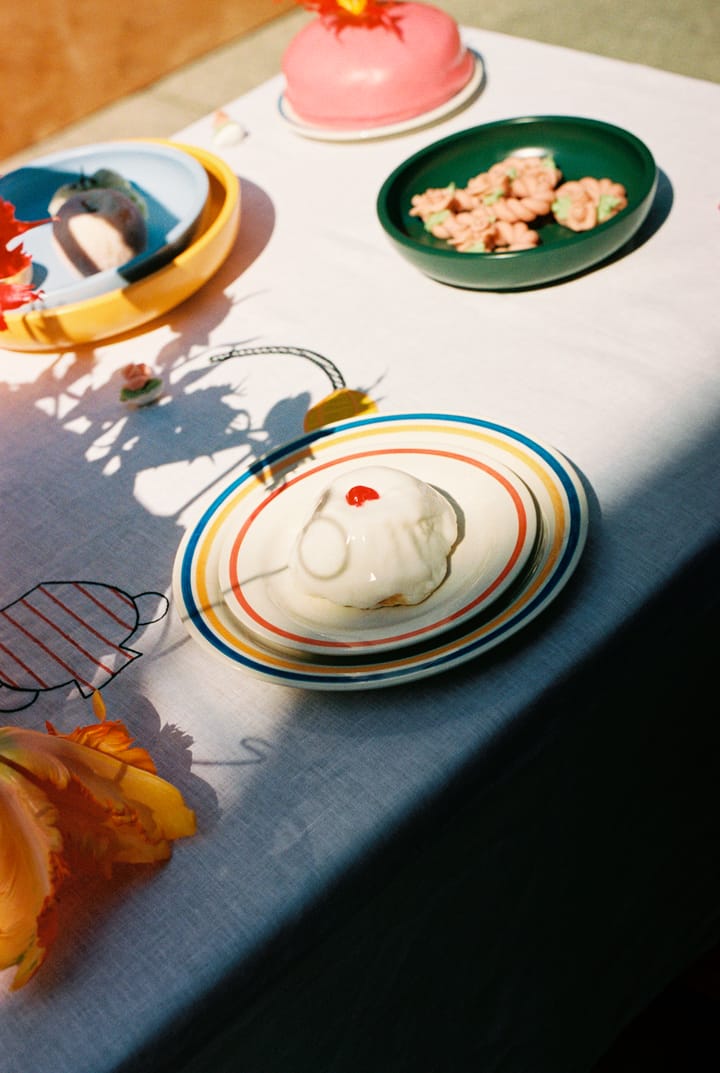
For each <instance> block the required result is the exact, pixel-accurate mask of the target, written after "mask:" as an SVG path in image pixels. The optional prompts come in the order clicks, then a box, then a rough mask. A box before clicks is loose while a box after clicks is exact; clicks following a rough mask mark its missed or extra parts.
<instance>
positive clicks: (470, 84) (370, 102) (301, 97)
mask: <svg viewBox="0 0 720 1073" xmlns="http://www.w3.org/2000/svg"><path fill="white" fill-rule="evenodd" d="M306 6H308V7H311V8H313V9H314V10H316V11H317V12H318V14H317V17H316V18H315V19H313V20H312V21H311V22H309V23H308V24H307V25H306V26H305V27H304V28H303V29H302V30H301V31H300V32H299V33H298V34H297V35H296V36H295V37H294V38H293V40H292V41H291V42H290V45H289V46H288V48H287V49H286V51H285V55H284V57H283V63H282V70H283V74H284V77H285V90H284V93H283V96H282V100H281V112H282V114H283V115H284V116H285V118H286V119H288V120H289V121H290V122H291V123H292V124H293V125H294V126H295V127H296V128H297V129H299V130H300V132H301V133H310V134H311V135H312V134H313V133H314V134H316V135H317V136H323V135H325V136H327V137H352V136H356V137H359V136H364V135H367V134H371V135H373V134H374V135H375V136H377V135H378V134H379V133H394V132H395V131H397V130H402V129H406V128H409V127H412V126H415V125H417V124H418V123H420V122H428V120H431V119H432V118H435V117H436V118H440V117H441V116H443V115H445V114H448V113H449V112H451V111H453V110H455V109H457V108H459V107H461V106H462V105H463V104H464V103H466V102H467V101H468V100H470V99H471V98H472V96H473V95H474V94H475V92H476V91H477V90H478V88H479V86H480V82H481V79H482V63H481V61H480V59H479V57H478V56H477V55H476V54H475V53H474V52H472V51H471V50H470V49H468V48H467V47H466V46H465V45H464V44H463V41H462V39H461V36H460V32H459V29H458V26H457V23H456V22H455V20H454V19H453V18H451V16H450V15H448V14H447V13H446V12H444V11H441V10H440V9H439V8H437V7H434V6H433V5H431V4H425V3H416V2H414V0H307V3H306Z"/></svg>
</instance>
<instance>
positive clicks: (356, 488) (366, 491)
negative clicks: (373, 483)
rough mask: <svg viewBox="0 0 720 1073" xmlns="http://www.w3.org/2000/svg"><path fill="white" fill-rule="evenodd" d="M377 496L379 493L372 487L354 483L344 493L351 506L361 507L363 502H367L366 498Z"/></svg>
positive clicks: (377, 497) (375, 497)
mask: <svg viewBox="0 0 720 1073" xmlns="http://www.w3.org/2000/svg"><path fill="white" fill-rule="evenodd" d="M379 498H380V493H379V492H376V491H375V489H374V488H368V486H367V485H366V484H354V485H353V486H352V488H351V489H350V490H349V491H348V492H346V493H345V499H346V500H347V501H348V503H349V504H350V506H351V507H361V506H362V505H363V503H367V501H368V499H379Z"/></svg>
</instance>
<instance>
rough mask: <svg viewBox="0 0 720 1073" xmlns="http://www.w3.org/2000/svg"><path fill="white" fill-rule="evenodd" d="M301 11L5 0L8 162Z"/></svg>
mask: <svg viewBox="0 0 720 1073" xmlns="http://www.w3.org/2000/svg"><path fill="white" fill-rule="evenodd" d="M294 7H296V5H295V3H294V0H26V3H22V2H19V3H11V2H10V0H6V3H5V4H4V5H3V9H4V10H3V29H2V37H3V42H4V45H5V47H4V48H3V50H2V52H3V57H2V63H0V102H2V103H1V105H0V159H2V158H3V157H6V156H9V155H11V154H12V153H14V152H18V151H19V150H21V149H24V148H25V147H26V146H28V145H31V144H32V143H34V142H36V141H37V140H38V139H40V138H44V137H47V136H48V135H50V134H53V133H55V132H56V131H58V130H60V129H62V128H63V127H65V126H67V125H68V124H69V123H72V122H74V121H75V120H77V119H81V118H83V117H84V116H86V115H89V114H90V113H91V112H94V111H95V110H96V109H98V108H102V107H103V106H105V105H107V104H110V103H112V102H113V101H115V100H117V99H118V98H120V97H122V96H124V95H125V94H128V93H133V92H135V91H136V90H139V89H143V88H144V87H146V86H148V85H150V84H151V83H153V82H155V81H156V80H157V79H159V78H162V77H163V76H164V75H166V74H169V73H170V72H171V71H173V70H175V69H177V68H178V67H181V66H182V65H183V64H185V63H187V62H189V61H190V60H193V59H197V58H198V57H199V56H202V55H204V54H205V53H207V52H210V51H211V50H212V49H214V48H217V47H218V46H219V45H222V44H225V43H227V42H228V41H231V40H232V39H233V38H236V37H238V36H240V34H242V33H245V32H247V31H248V30H252V29H254V28H255V27H257V26H260V25H261V24H262V23H263V22H267V21H268V20H269V19H272V18H275V17H276V16H278V15H280V14H283V13H284V12H286V11H289V10H290V9H291V8H294Z"/></svg>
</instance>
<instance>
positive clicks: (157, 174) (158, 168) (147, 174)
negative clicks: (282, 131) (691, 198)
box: [0, 141, 209, 308]
mask: <svg viewBox="0 0 720 1073" xmlns="http://www.w3.org/2000/svg"><path fill="white" fill-rule="evenodd" d="M100 168H111V169H112V170H113V171H116V172H118V173H119V174H120V175H122V177H123V178H124V179H127V180H128V182H129V183H130V184H131V185H132V186H133V187H134V189H135V190H136V191H137V193H138V194H140V195H141V197H143V198H144V199H145V202H146V203H147V207H148V219H147V231H148V241H147V245H146V247H145V249H144V250H143V252H142V253H139V254H138V255H137V257H134V258H133V259H132V260H131V261H128V262H127V264H125V265H123V266H121V267H120V268H118V269H110V270H108V271H104V272H95V273H94V274H93V275H90V276H81V275H80V273H79V272H77V271H75V269H73V268H72V267H71V265H70V264H68V263H67V262H66V261H65V260H64V258H62V257H61V255H60V254H59V253H58V252H57V251H56V249H55V245H54V242H53V238H52V225H51V224H49V223H48V224H45V225H43V226H42V227H36V228H34V229H33V230H31V231H26V232H25V233H24V234H23V236H22V244H23V246H24V248H25V250H26V252H27V253H29V254H30V255H31V257H32V260H33V285H34V286H35V287H38V288H41V289H42V291H43V298H42V300H41V301H40V302H36V303H34V304H33V308H42V307H44V308H54V307H55V306H61V305H68V304H69V303H72V302H81V301H85V300H86V299H88V298H95V297H97V296H98V295H101V294H107V293H109V292H110V291H114V290H118V289H121V288H123V287H126V286H127V285H128V284H129V283H134V282H136V281H137V280H139V279H142V278H143V277H144V276H146V275H148V274H149V273H151V272H155V271H156V270H157V269H158V268H161V267H162V266H163V265H165V264H167V263H168V262H169V261H171V260H172V259H173V258H174V257H176V256H177V255H178V253H180V252H181V251H182V250H183V249H184V248H185V247H186V246H187V245H188V243H189V242H190V241H191V239H192V238H193V236H194V234H195V233H196V230H197V228H198V226H199V223H200V218H201V216H202V211H203V209H204V207H205V203H206V201H207V197H208V192H209V182H208V177H207V172H206V171H205V169H204V168H203V167H202V165H201V164H200V163H199V162H198V161H197V160H196V159H195V158H194V157H192V156H191V155H190V154H189V153H186V152H184V151H183V150H182V149H181V148H180V147H175V146H170V145H158V144H155V143H151V142H147V143H146V142H142V141H137V142H134V141H128V142H119V141H118V142H98V143H96V144H94V145H88V146H84V147H82V148H78V149H70V150H64V151H63V152H59V153H53V154H52V155H50V156H45V157H39V158H38V159H37V160H34V161H32V163H30V164H26V165H25V166H24V167H21V168H18V169H16V170H15V171H11V172H9V173H8V174H7V175H4V176H3V177H2V178H0V197H1V198H3V199H4V200H5V201H10V202H11V203H12V204H13V205H14V206H15V216H16V218H17V219H18V220H40V219H43V218H45V217H46V216H47V215H48V205H49V203H50V199H51V198H52V196H53V194H54V193H55V191H56V190H57V189H58V187H60V186H64V185H65V184H66V183H72V182H76V181H77V180H78V179H79V178H80V177H81V176H82V175H85V176H88V177H89V176H91V175H92V174H93V173H94V172H96V171H98V169H100Z"/></svg>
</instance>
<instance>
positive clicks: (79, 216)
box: [53, 188, 147, 276]
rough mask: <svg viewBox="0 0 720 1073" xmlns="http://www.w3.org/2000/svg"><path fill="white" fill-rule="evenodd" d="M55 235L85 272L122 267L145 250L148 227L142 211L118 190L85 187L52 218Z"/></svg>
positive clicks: (76, 266) (86, 274)
mask: <svg viewBox="0 0 720 1073" xmlns="http://www.w3.org/2000/svg"><path fill="white" fill-rule="evenodd" d="M53 237H54V238H55V241H56V243H57V245H58V246H59V248H60V250H61V251H62V253H63V254H64V255H65V257H66V258H67V259H68V260H69V261H70V263H71V264H72V265H73V266H74V267H75V268H76V269H77V270H78V272H81V273H82V274H83V275H84V276H90V275H93V274H94V273H95V272H104V271H106V270H107V269H112V268H119V267H120V266H121V265H124V264H126V263H127V261H130V260H132V258H133V257H136V256H137V254H139V253H142V251H143V250H144V249H145V246H146V244H147V227H146V224H145V219H144V217H143V214H142V212H141V211H140V209H139V208H138V206H137V205H136V204H135V203H134V202H133V201H131V199H130V198H129V197H127V195H126V194H123V193H121V192H120V191H119V190H112V189H109V188H99V189H96V190H86V191H84V192H82V193H78V194H75V196H74V197H71V198H69V199H68V200H67V201H66V202H65V203H64V204H63V205H61V206H60V208H59V209H58V211H57V215H56V216H55V217H54V218H53Z"/></svg>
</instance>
